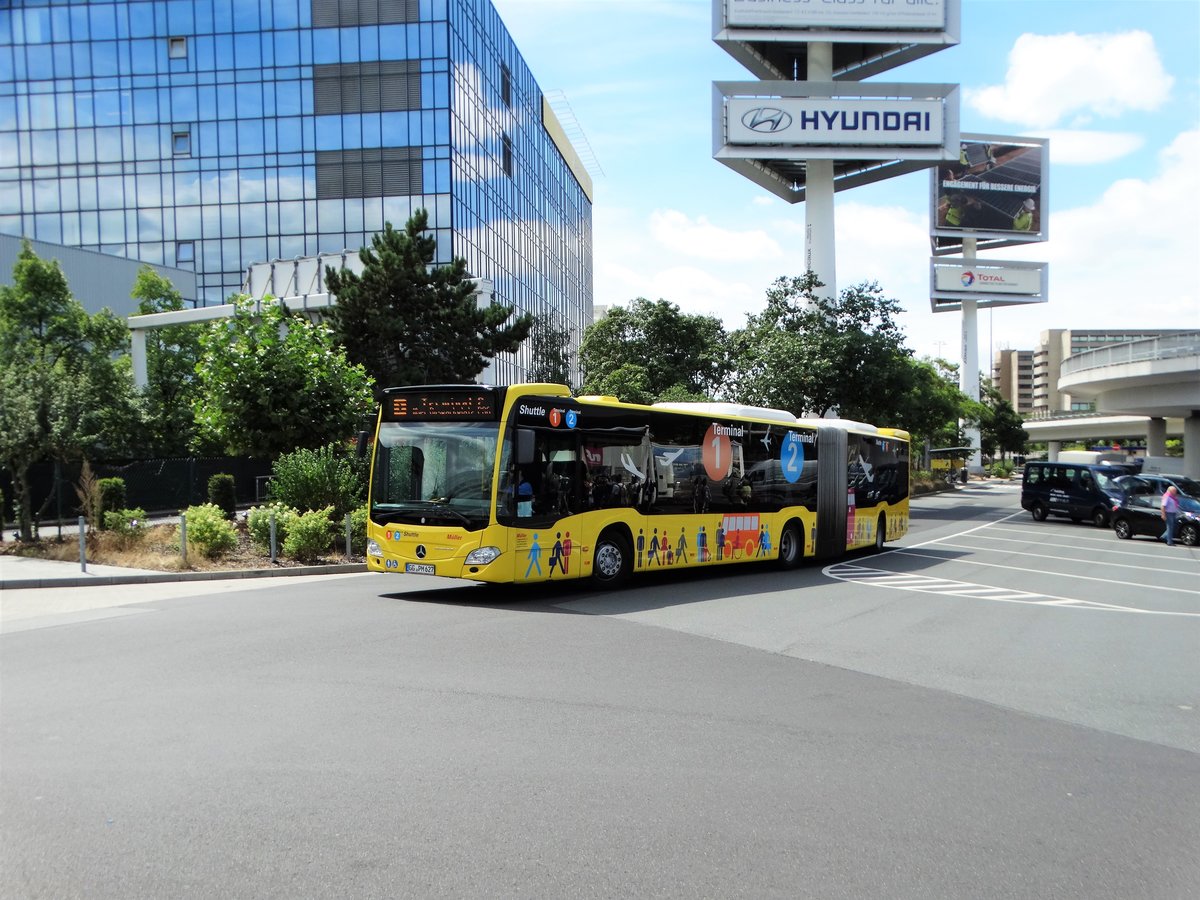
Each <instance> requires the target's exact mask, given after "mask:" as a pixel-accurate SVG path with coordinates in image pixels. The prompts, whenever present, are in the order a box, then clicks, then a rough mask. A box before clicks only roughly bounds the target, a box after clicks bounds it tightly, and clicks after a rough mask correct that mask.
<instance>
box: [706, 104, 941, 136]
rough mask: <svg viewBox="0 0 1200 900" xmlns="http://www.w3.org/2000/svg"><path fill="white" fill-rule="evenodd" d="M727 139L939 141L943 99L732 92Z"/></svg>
mask: <svg viewBox="0 0 1200 900" xmlns="http://www.w3.org/2000/svg"><path fill="white" fill-rule="evenodd" d="M725 121H726V137H725V139H726V142H727V143H729V144H743V145H747V144H748V145H757V144H792V145H801V144H819V145H822V146H836V145H843V144H844V145H865V146H893V145H896V146H922V147H933V146H940V145H941V144H942V143H943V141H944V139H945V123H944V113H943V101H942V100H940V99H929V100H890V99H884V98H875V97H846V98H831V99H818V98H813V97H767V98H763V97H731V98H729V100H728V102H727V107H726V120H725Z"/></svg>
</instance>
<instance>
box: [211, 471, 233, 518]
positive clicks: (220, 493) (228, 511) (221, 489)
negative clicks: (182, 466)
mask: <svg viewBox="0 0 1200 900" xmlns="http://www.w3.org/2000/svg"><path fill="white" fill-rule="evenodd" d="M208 502H209V503H211V504H212V505H213V506H215V507H216V508H217V509H219V510H221V512H223V513H225V518H226V519H228V520H229V521H230V522H232V521H233V517H234V516H235V515H236V514H237V495H236V494H235V493H234V489H233V476H232V475H225V474H222V473H218V474H216V475H213V476H212V477H211V478H209V479H208Z"/></svg>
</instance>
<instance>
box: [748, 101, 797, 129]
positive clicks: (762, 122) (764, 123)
mask: <svg viewBox="0 0 1200 900" xmlns="http://www.w3.org/2000/svg"><path fill="white" fill-rule="evenodd" d="M742 124H743V125H745V126H746V127H747V128H749V129H750V130H751V131H757V132H760V133H762V134H774V133H775V132H777V131H783V130H784V129H786V128H789V127H790V126H791V124H792V117H791V115H789V114H788V113H785V112H784V111H783V110H782V109H776V108H775V107H774V106H760V107H758V108H757V109H752V110H750V111H749V112H747V113H746V114H745V115H743V116H742Z"/></svg>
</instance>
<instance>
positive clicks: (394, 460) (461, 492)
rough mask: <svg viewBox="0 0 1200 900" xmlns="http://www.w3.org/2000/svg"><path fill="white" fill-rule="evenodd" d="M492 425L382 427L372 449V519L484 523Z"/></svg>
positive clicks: (474, 527)
mask: <svg viewBox="0 0 1200 900" xmlns="http://www.w3.org/2000/svg"><path fill="white" fill-rule="evenodd" d="M498 439H499V426H498V425H497V424H496V423H495V422H385V423H383V424H382V425H381V426H380V428H379V440H378V442H377V443H376V445H375V469H374V475H373V477H372V481H371V520H372V521H373V522H375V523H376V524H379V525H386V524H388V523H396V524H400V525H419V524H432V523H438V524H444V525H457V526H460V527H463V528H466V529H468V530H469V531H478V530H479V529H481V528H483V527H484V526H486V525H487V524H488V519H489V515H490V512H491V502H492V466H493V463H494V462H495V459H496V445H497V440H498Z"/></svg>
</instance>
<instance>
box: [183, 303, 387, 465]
mask: <svg viewBox="0 0 1200 900" xmlns="http://www.w3.org/2000/svg"><path fill="white" fill-rule="evenodd" d="M231 299H232V302H233V303H234V304H235V305H236V307H237V309H236V312H235V315H234V317H233V319H232V320H228V319H227V320H222V321H217V322H214V323H212V324H211V325H210V326H209V328H208V330H207V331H206V332H205V333H204V335H203V336H202V337H201V340H200V344H201V350H202V355H201V358H200V362H199V364H198V365H197V367H196V374H197V376H198V380H199V393H198V399H197V404H196V424H197V426H198V428H199V431H200V433H199V435H198V439H199V440H207V439H211V440H213V441H215V442H216V443H217V444H218V445H219V446H220V447H221V448H222V449H223V450H224V451H225V452H226V453H228V454H230V455H232V456H255V457H275V456H278V455H279V454H281V453H285V452H288V451H290V450H294V449H296V448H297V447H320V446H322V445H324V444H327V443H329V442H331V441H336V440H343V439H345V438H346V437H347V436H348V435H350V434H352V433H353V432H354V431H355V430H356V429H357V428H358V427H359V425H360V423H361V422H362V421H363V419H364V418H365V417H366V416H367V415H368V414H369V413H370V410H371V407H372V399H371V379H370V376H368V375H367V373H366V372H365V371H363V367H362V366H359V365H354V364H352V363H350V362H349V361H348V360H347V359H346V353H345V351H344V350H342V349H341V348H340V347H337V346H336V345H335V343H334V339H333V332H332V331H331V330H330V329H329V327H328V326H326V325H320V324H314V323H313V322H310V321H309V320H308V319H306V318H305V317H304V316H301V315H299V314H296V313H290V312H288V311H287V310H286V309H284V307H283V305H282V304H281V303H280V302H279V301H278V300H273V299H271V298H267V299H265V300H263V301H261V302H256V301H254V300H252V299H250V298H249V297H245V296H236V297H233V298H231Z"/></svg>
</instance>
